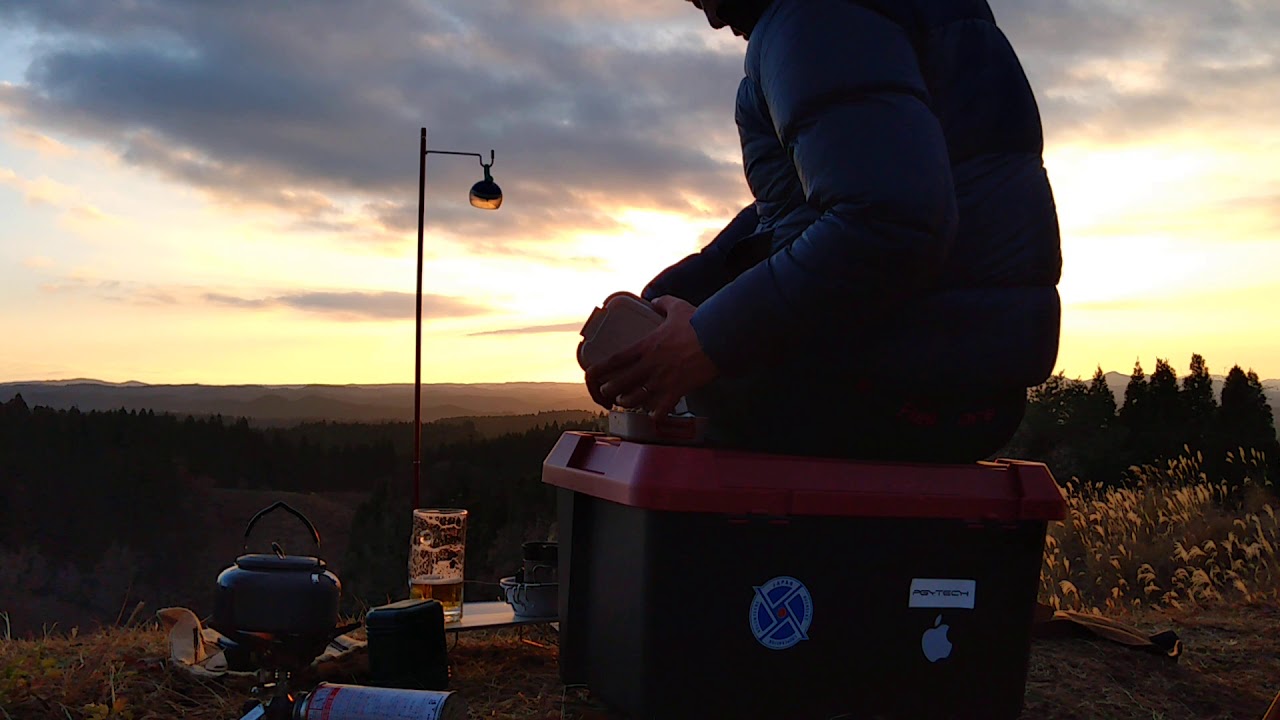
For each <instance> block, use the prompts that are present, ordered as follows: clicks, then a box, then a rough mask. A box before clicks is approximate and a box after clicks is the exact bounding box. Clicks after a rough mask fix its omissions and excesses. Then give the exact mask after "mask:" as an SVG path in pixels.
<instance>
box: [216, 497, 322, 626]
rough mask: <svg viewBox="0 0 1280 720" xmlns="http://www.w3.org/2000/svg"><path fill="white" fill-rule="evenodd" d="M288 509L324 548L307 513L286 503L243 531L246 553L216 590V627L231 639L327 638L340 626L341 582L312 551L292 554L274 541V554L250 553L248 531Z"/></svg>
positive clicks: (257, 517)
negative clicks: (256, 636)
mask: <svg viewBox="0 0 1280 720" xmlns="http://www.w3.org/2000/svg"><path fill="white" fill-rule="evenodd" d="M279 509H283V510H285V511H287V512H289V513H291V514H292V515H293V516H294V517H297V518H298V519H299V520H301V521H302V523H303V525H306V527H307V530H308V532H309V533H310V535H311V537H313V538H314V539H315V543H316V551H317V552H319V549H320V533H319V532H317V531H316V528H315V526H314V525H312V524H311V521H310V520H308V519H307V518H306V516H305V515H303V514H302V513H300V512H298V511H297V510H295V509H293V508H292V507H290V506H289V505H287V504H285V503H283V502H277V503H275V504H274V505H272V506H270V507H268V508H265V509H263V510H260V511H258V514H256V515H254V516H253V519H252V520H250V521H249V525H248V527H246V528H245V531H244V538H245V543H244V550H245V553H246V554H244V555H241V556H240V557H238V558H236V562H235V565H233V566H231V567H228V568H227V569H226V570H223V571H222V573H221V574H219V575H218V584H217V587H216V589H215V592H214V609H213V622H212V623H211V625H212V626H213V628H214V629H215V630H217V631H218V632H221V633H223V634H225V635H229V636H232V637H236V636H239V635H240V634H241V633H259V634H266V635H272V636H289V635H291V636H306V637H320V636H325V637H326V638H327V637H329V636H331V635H332V634H333V632H334V628H335V627H336V626H337V624H338V601H339V600H340V598H341V596H342V583H341V582H339V580H338V577H337V576H336V575H334V574H333V573H331V572H329V571H328V570H327V569H326V568H325V562H324V560H322V559H321V558H319V557H313V556H311V555H287V554H285V552H284V550H283V549H282V548H281V547H280V545H279V543H276V542H272V543H271V549H272V551H273V552H271V553H249V552H248V551H249V534H250V533H251V532H253V526H254V525H255V524H257V522H258V521H259V520H261V519H262V517H263V516H264V515H266V514H267V513H270V512H272V511H274V510H279Z"/></svg>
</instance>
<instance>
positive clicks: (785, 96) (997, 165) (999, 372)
mask: <svg viewBox="0 0 1280 720" xmlns="http://www.w3.org/2000/svg"><path fill="white" fill-rule="evenodd" d="M690 1H691V2H693V3H694V4H695V5H697V6H698V7H699V8H700V9H702V10H703V11H704V12H705V13H706V15H707V18H708V20H709V21H710V23H711V25H712V27H716V28H720V27H726V26H727V27H730V28H731V29H732V30H733V31H734V32H735V33H736V34H739V35H742V36H744V37H746V38H747V52H746V62H745V66H746V77H745V78H743V80H742V82H741V85H740V86H739V90H738V97H737V108H736V121H737V126H738V130H739V135H740V138H741V142H742V155H743V167H744V170H745V173H746V179H747V184H748V186H749V188H750V190H751V192H752V194H753V195H754V197H755V202H754V203H752V204H751V205H750V206H749V207H747V208H746V209H744V210H743V211H742V212H741V213H740V214H739V215H738V216H737V217H736V218H734V220H733V221H732V222H731V223H729V225H728V226H727V227H726V228H725V230H724V231H723V232H721V233H720V234H719V236H717V237H716V238H715V239H714V240H713V241H712V242H711V244H710V245H708V246H707V247H706V248H705V249H704V250H703V251H702V252H700V253H697V254H695V255H692V256H690V257H687V258H685V259H683V260H681V261H680V262H678V263H676V264H675V265H673V266H672V267H670V268H668V269H667V270H666V271H664V272H663V273H661V274H660V275H659V276H658V277H656V278H654V279H653V281H652V282H651V283H650V284H649V285H648V287H646V288H645V290H644V293H643V295H644V297H645V298H646V299H648V300H650V301H651V302H652V303H653V304H654V306H655V307H657V308H658V309H659V310H660V311H661V312H662V313H663V314H664V315H665V316H666V320H665V321H664V322H663V324H662V326H661V327H659V328H658V330H656V331H655V332H653V333H652V334H650V335H649V336H648V337H646V338H645V339H644V340H642V341H641V342H639V343H637V344H636V345H635V346H633V347H632V348H629V349H627V350H624V351H622V352H620V353H619V354H617V355H615V356H614V357H612V358H610V359H609V360H607V361H605V362H604V363H602V364H600V365H598V366H596V367H591V368H588V369H587V374H586V380H587V386H588V388H589V389H590V391H591V393H592V396H593V397H594V398H595V399H596V401H597V402H599V403H600V404H601V405H604V406H605V407H611V406H613V405H614V404H617V405H621V406H623V407H631V408H645V409H648V410H651V411H652V412H654V413H655V415H657V416H664V415H665V414H666V413H667V412H669V411H670V410H671V409H672V408H673V407H674V406H675V405H676V403H677V402H678V400H679V399H680V398H682V397H685V398H686V399H687V401H688V405H689V409H690V410H691V411H693V412H694V413H696V414H699V415H705V416H707V417H708V418H710V426H711V434H710V437H709V440H710V441H711V442H713V443H716V444H720V445H722V446H728V447H737V448H744V449H751V450H756V451H763V452H777V453H792V454H806V455H827V456H839V457H856V458H868V459H884V460H910V461H930V462H971V461H974V460H978V459H981V458H984V457H988V456H989V455H990V454H991V453H993V452H995V451H997V450H998V449H999V448H1000V447H1002V446H1003V445H1004V444H1005V443H1006V442H1007V441H1008V440H1009V438H1010V437H1011V436H1012V435H1013V433H1014V432H1015V431H1016V429H1017V427H1018V425H1019V423H1020V422H1021V419H1022V415H1023V412H1024V409H1025V405H1026V389H1027V388H1028V387H1032V386H1034V385H1037V384H1039V383H1041V382H1043V381H1044V380H1045V379H1046V378H1047V377H1048V376H1049V375H1050V374H1051V372H1052V370H1053V367H1054V365H1055V363H1056V360H1057V353H1058V337H1059V331H1060V314H1061V305H1060V299H1059V296H1058V291H1057V284H1058V280H1059V277H1060V274H1061V265H1062V256H1061V245H1060V240H1059V234H1058V221H1057V212H1056V209H1055V206H1054V201H1053V194H1052V191H1051V189H1050V185H1049V179H1048V176H1047V174H1046V172H1045V169H1044V164H1043V159H1042V152H1043V132H1042V129H1041V122H1040V115H1039V110H1038V109H1037V106H1036V102H1035V98H1034V95H1033V93H1032V90H1031V87H1030V85H1029V83H1028V81H1027V78H1026V75H1025V74H1024V72H1023V70H1022V67H1021V65H1020V63H1019V61H1018V58H1017V55H1016V54H1015V52H1014V50H1013V48H1012V47H1011V46H1010V44H1009V42H1008V40H1007V39H1006V38H1005V36H1004V34H1003V33H1002V32H1001V31H1000V29H999V28H998V27H997V25H996V23H995V19H994V17H993V15H992V12H991V9H990V8H989V7H988V5H987V3H986V2H985V0H690Z"/></svg>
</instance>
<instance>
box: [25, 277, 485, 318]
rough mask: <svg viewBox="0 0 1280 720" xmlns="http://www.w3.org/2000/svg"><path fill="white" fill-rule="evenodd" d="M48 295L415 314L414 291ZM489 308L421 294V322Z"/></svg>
mask: <svg viewBox="0 0 1280 720" xmlns="http://www.w3.org/2000/svg"><path fill="white" fill-rule="evenodd" d="M42 289H43V290H44V291H45V292H48V293H60V294H80V295H91V296H93V297H96V298H98V299H101V300H107V301H109V302H117V303H125V304H130V305H184V304H185V305H190V304H194V303H207V304H211V305H218V306H222V307H230V308H238V309H242V310H265V309H273V308H287V309H292V310H297V311H300V312H306V313H311V314H316V315H325V316H328V317H331V318H334V319H338V320H409V319H412V318H413V317H414V312H413V302H414V294H413V293H402V292H337V291H327V290H312V291H305V292H277V293H272V292H267V293H263V294H260V295H253V296H248V295H244V294H237V293H233V292H228V291H224V290H216V289H210V288H199V287H188V286H160V285H151V284H146V283H137V282H128V281H120V280H93V279H85V278H77V277H63V278H58V279H56V280H52V281H50V282H47V283H45V284H44V285H42ZM489 312H490V308H488V307H486V306H484V305H479V304H476V303H474V302H471V301H469V300H465V299H463V298H457V297H451V296H447V295H431V294H424V295H423V296H422V314H423V318H424V320H431V319H438V318H460V317H474V316H477V315H484V314H487V313H489Z"/></svg>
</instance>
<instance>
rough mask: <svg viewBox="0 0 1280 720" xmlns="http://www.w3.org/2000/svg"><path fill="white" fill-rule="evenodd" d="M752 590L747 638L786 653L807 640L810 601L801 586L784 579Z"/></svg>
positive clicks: (809, 597)
mask: <svg viewBox="0 0 1280 720" xmlns="http://www.w3.org/2000/svg"><path fill="white" fill-rule="evenodd" d="M752 589H753V590H754V591H755V597H753V598H752V599H751V634H752V635H754V636H755V638H756V640H757V641H759V643H760V644H761V645H763V646H765V647H767V648H769V649H770V650H786V649H787V648H790V647H794V646H795V645H796V643H799V642H800V641H801V640H808V639H809V635H808V632H809V625H810V623H812V622H813V598H812V597H811V596H810V595H809V588H807V587H805V586H804V583H802V582H800V581H799V580H797V579H795V578H793V577H787V576H785V575H784V576H781V577H776V578H774V579H772V580H770V581H769V582H767V583H765V584H764V585H760V586H758V587H754V588H752Z"/></svg>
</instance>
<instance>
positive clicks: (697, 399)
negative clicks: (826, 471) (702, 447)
mask: <svg viewBox="0 0 1280 720" xmlns="http://www.w3.org/2000/svg"><path fill="white" fill-rule="evenodd" d="M815 380H817V378H806V379H798V380H793V381H789V382H786V381H784V382H780V381H779V379H778V378H777V377H773V378H766V377H755V378H741V379H720V380H717V381H715V382H713V383H712V384H711V385H709V386H707V387H706V388H704V389H702V390H700V391H698V392H696V393H693V394H691V395H690V396H689V397H688V398H687V400H688V404H689V409H690V410H691V411H692V412H693V413H695V414H697V415H703V416H706V417H707V418H709V426H708V437H707V440H708V444H709V445H712V446H717V447H725V448H734V449H740V450H748V451H752V452H763V453H774V454H783V455H805V456H811V457H839V458H849V459H861V460H881V461H895V462H924V463H971V462H976V461H978V460H982V459H986V458H989V457H990V456H991V455H992V454H993V453H995V452H996V451H998V450H999V449H1000V448H1002V447H1004V445H1005V444H1006V443H1007V442H1008V441H1009V439H1010V438H1012V437H1013V434H1014V432H1016V431H1017V429H1018V425H1019V424H1020V423H1021V422H1022V416H1023V413H1024V412H1025V409H1026V391H1025V390H1024V389H1014V390H1003V391H992V392H984V393H969V392H965V391H963V390H957V391H948V392H945V393H942V392H934V393H912V392H909V391H906V390H903V389H901V387H895V386H894V385H893V384H892V383H889V384H888V385H889V386H888V387H885V383H883V381H881V382H879V383H877V382H874V381H871V380H853V381H850V382H846V383H830V382H827V383H823V384H822V386H821V387H816V386H815V383H814V381H815Z"/></svg>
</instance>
